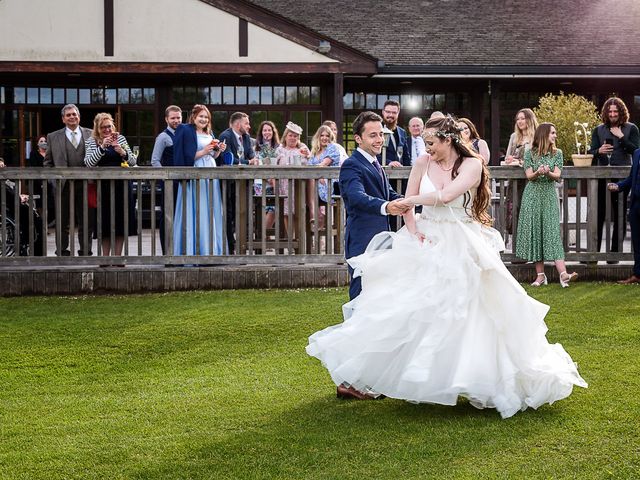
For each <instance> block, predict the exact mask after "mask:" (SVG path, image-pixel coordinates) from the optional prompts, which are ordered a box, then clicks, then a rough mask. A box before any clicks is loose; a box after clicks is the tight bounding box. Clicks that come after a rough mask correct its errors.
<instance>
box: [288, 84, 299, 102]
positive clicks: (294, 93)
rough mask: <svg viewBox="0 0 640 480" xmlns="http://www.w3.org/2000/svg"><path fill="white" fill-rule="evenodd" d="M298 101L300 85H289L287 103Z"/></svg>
mask: <svg viewBox="0 0 640 480" xmlns="http://www.w3.org/2000/svg"><path fill="white" fill-rule="evenodd" d="M296 103H298V87H287V105H295V104H296Z"/></svg>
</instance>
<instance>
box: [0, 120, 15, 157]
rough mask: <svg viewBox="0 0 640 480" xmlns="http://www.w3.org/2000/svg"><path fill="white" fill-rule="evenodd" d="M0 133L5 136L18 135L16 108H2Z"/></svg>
mask: <svg viewBox="0 0 640 480" xmlns="http://www.w3.org/2000/svg"><path fill="white" fill-rule="evenodd" d="M0 133H2V135H3V136H5V137H17V136H18V134H19V131H18V110H3V112H2V115H0ZM0 156H1V155H0Z"/></svg>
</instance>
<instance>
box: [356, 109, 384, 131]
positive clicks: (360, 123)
mask: <svg viewBox="0 0 640 480" xmlns="http://www.w3.org/2000/svg"><path fill="white" fill-rule="evenodd" d="M369 122H380V123H382V117H381V116H380V115H378V114H377V113H376V112H370V111H369V112H362V113H361V114H360V115H358V116H357V117H356V119H355V120H354V121H353V125H352V129H353V134H354V135H358V136H362V131H363V130H364V124H365V123H369Z"/></svg>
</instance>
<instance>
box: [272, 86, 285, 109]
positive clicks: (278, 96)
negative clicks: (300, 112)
mask: <svg viewBox="0 0 640 480" xmlns="http://www.w3.org/2000/svg"><path fill="white" fill-rule="evenodd" d="M284 103H285V94H284V87H273V104H274V105H284Z"/></svg>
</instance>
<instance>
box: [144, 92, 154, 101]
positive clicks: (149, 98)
mask: <svg viewBox="0 0 640 480" xmlns="http://www.w3.org/2000/svg"><path fill="white" fill-rule="evenodd" d="M155 102H156V89H155V88H145V89H144V103H155Z"/></svg>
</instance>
